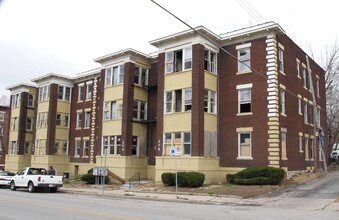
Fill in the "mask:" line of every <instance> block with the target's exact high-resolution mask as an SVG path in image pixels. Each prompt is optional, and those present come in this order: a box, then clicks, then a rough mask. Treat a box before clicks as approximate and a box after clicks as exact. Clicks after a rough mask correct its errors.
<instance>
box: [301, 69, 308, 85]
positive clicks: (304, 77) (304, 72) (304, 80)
mask: <svg viewBox="0 0 339 220" xmlns="http://www.w3.org/2000/svg"><path fill="white" fill-rule="evenodd" d="M302 69H303V86H304V88H307V78H306V77H307V76H306V68H305V67H303V68H302Z"/></svg>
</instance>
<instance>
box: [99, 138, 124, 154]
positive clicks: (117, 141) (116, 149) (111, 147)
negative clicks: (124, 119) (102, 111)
mask: <svg viewBox="0 0 339 220" xmlns="http://www.w3.org/2000/svg"><path fill="white" fill-rule="evenodd" d="M105 149H107V154H110V155H120V154H121V136H120V135H113V136H103V141H102V152H101V154H102V155H105Z"/></svg>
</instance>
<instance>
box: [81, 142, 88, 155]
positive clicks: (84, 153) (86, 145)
mask: <svg viewBox="0 0 339 220" xmlns="http://www.w3.org/2000/svg"><path fill="white" fill-rule="evenodd" d="M88 152H89V140H84V146H83V152H82V153H83V154H82V155H83V156H84V157H88Z"/></svg>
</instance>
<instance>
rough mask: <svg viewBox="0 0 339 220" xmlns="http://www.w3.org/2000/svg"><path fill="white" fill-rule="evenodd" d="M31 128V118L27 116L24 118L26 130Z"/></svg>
mask: <svg viewBox="0 0 339 220" xmlns="http://www.w3.org/2000/svg"><path fill="white" fill-rule="evenodd" d="M32 129H33V118H29V117H28V118H27V120H26V131H32Z"/></svg>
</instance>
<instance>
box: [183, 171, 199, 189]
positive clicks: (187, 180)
mask: <svg viewBox="0 0 339 220" xmlns="http://www.w3.org/2000/svg"><path fill="white" fill-rule="evenodd" d="M204 181H205V174H203V173H198V172H178V186H180V187H192V188H195V187H200V186H202V185H203V184H204Z"/></svg>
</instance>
